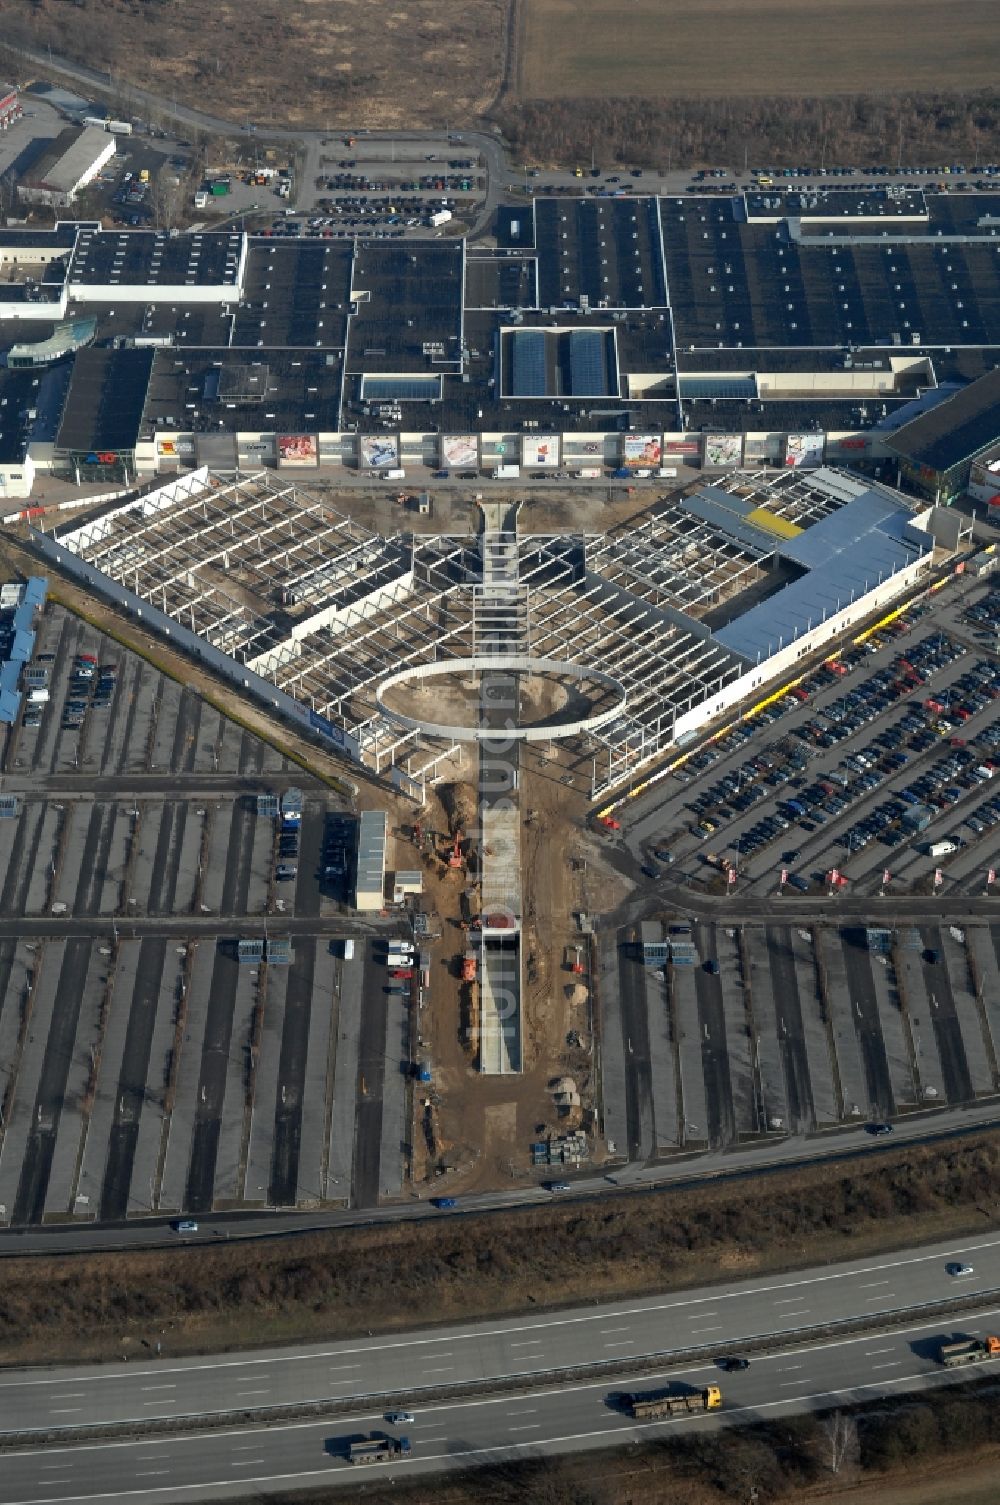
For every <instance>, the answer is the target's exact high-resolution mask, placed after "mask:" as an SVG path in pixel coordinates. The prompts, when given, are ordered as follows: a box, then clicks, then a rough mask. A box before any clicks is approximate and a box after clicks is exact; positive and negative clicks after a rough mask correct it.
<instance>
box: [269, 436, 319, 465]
mask: <svg viewBox="0 0 1000 1505" xmlns="http://www.w3.org/2000/svg"><path fill="white" fill-rule="evenodd" d="M275 446H276V448H277V451H278V464H279V465H288V466H293V465H298V466H303V465H318V464H319V440H318V439H317V437H316V435H315V434H278V436H277V438H276V439H275Z"/></svg>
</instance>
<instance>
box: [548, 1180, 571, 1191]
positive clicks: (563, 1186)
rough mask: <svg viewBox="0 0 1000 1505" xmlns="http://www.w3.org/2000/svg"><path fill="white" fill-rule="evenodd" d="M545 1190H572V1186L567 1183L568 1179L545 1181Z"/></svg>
mask: <svg viewBox="0 0 1000 1505" xmlns="http://www.w3.org/2000/svg"><path fill="white" fill-rule="evenodd" d="M545 1190H546V1191H572V1190H573V1188H572V1187H571V1186H570V1184H569V1182H568V1181H546V1182H545Z"/></svg>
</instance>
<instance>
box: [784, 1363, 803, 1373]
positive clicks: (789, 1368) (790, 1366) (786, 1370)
mask: <svg viewBox="0 0 1000 1505" xmlns="http://www.w3.org/2000/svg"><path fill="white" fill-rule="evenodd" d="M801 1368H802V1365H801V1364H786V1365H785V1366H784V1368H783V1369H779V1370H778V1373H779V1374H791V1372H792V1370H793V1369H801Z"/></svg>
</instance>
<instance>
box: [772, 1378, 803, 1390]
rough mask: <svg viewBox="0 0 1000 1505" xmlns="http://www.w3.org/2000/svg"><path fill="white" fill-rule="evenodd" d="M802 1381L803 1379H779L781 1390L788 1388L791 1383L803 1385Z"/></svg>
mask: <svg viewBox="0 0 1000 1505" xmlns="http://www.w3.org/2000/svg"><path fill="white" fill-rule="evenodd" d="M801 1383H802V1381H801V1380H779V1381H778V1388H779V1389H781V1390H787V1389H788V1387H789V1386H790V1385H801Z"/></svg>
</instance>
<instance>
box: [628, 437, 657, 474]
mask: <svg viewBox="0 0 1000 1505" xmlns="http://www.w3.org/2000/svg"><path fill="white" fill-rule="evenodd" d="M662 460H663V445H662V443H661V440H660V435H659V434H626V435H625V439H624V442H623V444H622V465H623V466H625V468H626V469H627V470H650V469H653V468H654V467H655V466H658V465H660V464H661V462H662Z"/></svg>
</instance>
